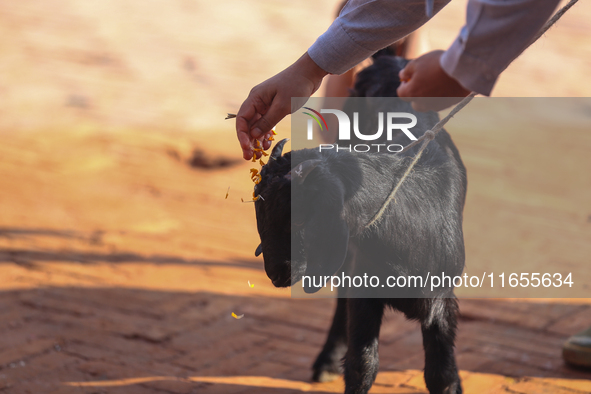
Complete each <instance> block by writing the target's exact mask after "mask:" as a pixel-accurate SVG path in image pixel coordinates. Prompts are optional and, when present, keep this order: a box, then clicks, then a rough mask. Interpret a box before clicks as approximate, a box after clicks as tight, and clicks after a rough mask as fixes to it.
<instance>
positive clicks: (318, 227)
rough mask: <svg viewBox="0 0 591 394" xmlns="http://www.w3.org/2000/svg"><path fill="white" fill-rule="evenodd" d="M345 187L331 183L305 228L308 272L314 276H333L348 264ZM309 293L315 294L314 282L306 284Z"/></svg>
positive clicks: (336, 182)
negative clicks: (346, 262)
mask: <svg viewBox="0 0 591 394" xmlns="http://www.w3.org/2000/svg"><path fill="white" fill-rule="evenodd" d="M344 195H345V193H344V188H343V185H342V184H341V183H340V182H338V181H334V182H329V183H328V184H324V185H323V186H322V190H321V191H320V193H319V194H318V196H317V198H315V199H314V202H313V204H314V207H313V210H312V215H311V217H310V218H309V220H308V221H307V222H306V224H305V225H304V250H305V255H306V263H307V264H306V273H305V275H307V276H309V277H310V278H313V276H323V277H324V276H327V275H334V273H335V272H337V271H338V270H339V269H340V268H341V267H342V265H343V263H344V262H345V257H346V256H347V245H348V243H349V227H348V226H347V222H346V221H345V218H344ZM306 282H308V283H306V284H309V285H310V286H305V287H304V291H305V292H306V293H315V292H317V291H318V290H320V287H312V286H313V283H314V281H306Z"/></svg>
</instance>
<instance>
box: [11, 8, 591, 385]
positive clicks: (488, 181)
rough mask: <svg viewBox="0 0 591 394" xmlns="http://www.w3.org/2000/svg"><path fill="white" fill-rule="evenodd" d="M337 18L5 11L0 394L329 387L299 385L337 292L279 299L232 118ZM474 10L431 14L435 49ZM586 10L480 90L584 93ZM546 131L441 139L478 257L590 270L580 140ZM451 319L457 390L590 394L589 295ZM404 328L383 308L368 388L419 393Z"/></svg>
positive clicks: (415, 343) (502, 302) (470, 311)
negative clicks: (465, 181)
mask: <svg viewBox="0 0 591 394" xmlns="http://www.w3.org/2000/svg"><path fill="white" fill-rule="evenodd" d="M335 4H336V2H335V1H328V0H323V1H319V2H315V3H314V5H313V7H311V4H307V3H297V2H287V1H272V2H271V1H262V0H261V1H248V2H245V1H238V0H235V1H221V2H205V1H189V0H178V1H175V2H138V1H135V0H117V1H115V0H108V1H102V2H77V1H72V0H44V1H39V0H32V1H29V2H21V3H16V2H9V1H2V0H0V31H1V32H2V34H0V49H1V52H2V54H3V56H2V58H1V59H0V75H2V77H1V78H0V278H1V279H2V281H1V282H0V292H1V296H0V316H1V317H2V318H1V319H0V393H4V392H6V393H11V394H12V393H257V394H259V393H262V394H264V393H280V394H281V393H286V394H287V393H301V392H312V393H323V392H335V393H338V392H342V390H343V384H342V381H337V382H333V383H327V384H311V383H310V382H309V378H310V366H311V364H312V362H313V361H314V357H315V356H316V354H317V352H318V351H319V349H320V346H321V345H322V343H323V340H324V337H325V335H326V331H327V328H328V325H329V322H330V319H331V317H332V315H331V313H332V308H333V300H298V299H291V297H290V291H289V290H287V289H275V288H273V286H272V285H271V283H270V281H269V280H268V278H267V277H266V275H265V273H264V270H263V267H262V259H260V258H255V257H254V249H255V247H256V245H258V235H257V233H256V227H255V221H254V212H253V207H252V205H251V204H242V203H241V201H240V199H241V198H244V199H247V198H249V197H250V195H251V194H252V182H251V181H250V179H249V178H248V169H249V168H250V165H249V163H246V162H243V161H242V160H241V159H240V154H239V148H238V145H237V143H236V141H235V136H234V131H233V123H232V122H231V121H224V120H223V118H224V116H225V114H226V112H235V111H236V110H237V108H238V107H239V105H240V103H241V100H242V99H243V98H244V97H245V96H246V95H247V93H248V91H249V89H250V88H251V87H252V86H253V85H254V84H255V83H257V82H259V81H261V80H263V79H265V78H267V77H268V76H270V75H272V74H273V73H275V72H277V71H279V70H281V69H282V68H283V67H285V66H287V65H288V64H289V63H290V62H291V61H293V60H294V59H295V58H297V57H298V56H299V55H300V54H301V53H303V52H304V51H305V50H306V48H307V46H308V45H310V44H311V43H312V42H313V40H314V38H315V37H316V36H318V35H319V34H320V33H322V31H323V30H324V29H325V28H326V27H327V25H328V24H329V23H330V20H331V16H332V14H333V13H334V7H335ZM464 7H465V1H454V2H452V3H451V4H450V5H449V6H448V7H447V8H446V9H445V10H444V11H442V12H441V13H440V14H439V15H437V16H436V17H435V18H434V19H433V21H432V22H431V24H430V26H429V28H428V34H429V39H430V42H431V45H432V47H434V48H436V47H442V48H444V47H445V46H446V45H448V44H449V43H450V42H451V40H452V39H453V37H454V35H455V34H456V33H457V31H458V29H459V27H460V26H461V24H462V20H463V15H464V11H463V10H464ZM590 19H591V4H590V3H588V2H580V4H578V5H576V6H575V8H574V9H573V10H572V11H571V12H569V13H568V14H567V15H566V16H565V17H564V19H563V20H561V22H560V23H559V24H558V26H556V27H555V28H553V29H552V30H551V31H550V32H549V33H548V34H547V35H546V36H545V37H544V38H543V39H542V40H541V41H540V42H539V43H536V44H535V45H534V47H532V48H531V49H530V50H528V51H527V52H526V53H525V54H524V55H523V56H522V57H521V58H519V59H518V60H517V61H516V62H515V63H514V64H513V65H511V66H510V68H509V69H508V70H507V71H506V73H504V74H503V76H502V77H501V78H500V80H499V82H498V85H497V87H496V88H495V91H494V95H495V96H499V97H502V96H509V97H537V96H559V97H587V96H591V82H590V81H589V79H588V78H587V74H588V72H589V70H590V69H591V46H590V45H589V43H588V37H589V33H590V30H591V28H590V27H589V23H588V21H589V20H590ZM587 102H588V101H587ZM590 108H591V107H582V110H583V118H584V116H587V117H588V116H589V115H588V114H591V110H590ZM585 111H586V112H585ZM539 126H540V128H539V129H537V130H527V131H524V133H522V134H520V135H519V137H518V139H517V140H516V139H515V138H516V137H515V136H514V135H512V134H511V130H495V128H494V125H491V124H487V125H483V127H482V128H479V129H478V130H464V129H461V128H458V129H455V130H454V129H453V127H452V126H451V125H450V133H451V134H452V136H453V138H454V141H455V142H456V144H457V145H458V147H459V149H460V151H461V153H462V156H463V158H464V161H465V163H466V166H467V168H468V173H469V183H470V186H469V194H468V201H467V205H466V210H465V233H466V247H467V261H468V264H470V262H471V261H475V262H480V263H485V264H489V263H490V264H495V263H496V262H497V261H499V262H503V263H504V264H508V265H517V264H527V262H528V261H533V260H539V261H548V262H549V263H550V262H551V263H554V264H564V265H568V266H572V267H574V268H576V267H583V266H586V265H588V259H589V255H591V250H590V242H589V240H590V239H591V220H590V219H589V217H590V215H591V208H590V207H589V201H591V178H590V177H589V175H588V170H589V168H590V164H591V159H590V156H589V155H588V153H587V152H588V151H589V150H590V149H591V135H590V134H588V133H586V130H585V129H574V130H563V129H561V128H560V125H559V124H557V123H553V122H551V121H549V120H548V121H543V122H540V123H539ZM278 131H279V135H280V137H283V136H288V134H289V120H286V121H284V122H282V123H281V124H280V125H279V127H278ZM557 134H559V135H560V136H563V137H564V138H562V139H560V140H559V142H557V140H556V138H555V136H556V135H557ZM524 141H528V142H530V143H531V145H529V149H523V144H522V142H524ZM532 141H533V142H532ZM556 151H558V152H561V153H560V155H562V156H561V157H558V158H557V156H556ZM559 158H560V160H559ZM192 164H193V165H192ZM196 165H197V166H196ZM208 165H211V166H212V168H204V167H207V166H208ZM228 187H230V189H229V191H228ZM227 192H228V198H227V199H226V198H224V197H225V196H226V193H227ZM248 282H250V283H251V284H254V287H250V286H249V285H248ZM460 307H461V314H462V316H461V320H460V328H459V335H458V339H457V357H458V363H459V366H460V368H461V370H462V372H461V374H462V378H463V385H464V391H465V392H466V393H505V392H509V393H558V394H562V393H565V394H566V393H589V392H591V380H589V379H590V377H591V374H590V373H589V372H588V371H584V370H577V369H573V368H570V367H568V366H566V365H565V364H564V363H563V361H562V359H561V356H560V354H561V347H562V343H563V341H564V340H565V339H566V338H567V337H568V336H569V335H571V334H573V333H575V332H577V331H579V330H582V329H584V328H586V327H588V326H589V325H591V299H551V300H540V299H529V300H528V299H497V300H462V301H461V303H460ZM232 312H235V313H236V314H244V318H242V319H240V320H236V319H234V318H233V317H232V316H231V313H232ZM417 328H418V327H417V325H416V323H413V322H408V321H405V320H404V318H403V317H401V316H400V315H398V314H395V313H392V312H391V313H389V314H388V315H387V319H386V322H385V324H384V326H383V330H382V333H381V344H380V358H381V363H380V368H381V369H380V373H379V374H378V378H377V381H376V384H375V385H374V388H373V389H372V391H371V392H372V393H386V392H387V393H425V392H426V388H425V386H424V383H423V381H422V372H421V369H422V367H423V355H422V346H421V337H420V330H418V329H417Z"/></svg>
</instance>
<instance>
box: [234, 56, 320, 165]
mask: <svg viewBox="0 0 591 394" xmlns="http://www.w3.org/2000/svg"><path fill="white" fill-rule="evenodd" d="M326 74H327V73H326V72H325V71H324V70H322V69H321V68H320V67H318V65H316V63H314V61H313V60H312V59H311V58H310V56H308V54H307V53H305V54H304V55H303V56H302V57H301V58H299V59H298V60H297V61H296V62H295V63H294V64H292V65H291V66H289V67H288V68H286V69H285V70H283V71H282V72H280V73H279V74H277V75H275V76H274V77H272V78H269V79H268V80H266V81H265V82H263V83H261V84H259V85H257V86H255V87H254V88H252V90H251V91H250V93H249V95H248V97H247V98H246V100H245V101H244V103H242V106H241V107H240V110H239V111H238V114H237V115H236V134H237V136H238V141H239V142H240V147H241V148H242V155H243V157H244V159H246V160H250V159H251V158H252V157H253V155H256V156H257V158H258V157H259V156H260V153H255V152H254V148H255V140H259V141H260V142H261V146H262V147H263V149H265V150H267V149H269V148H270V147H271V142H269V138H270V137H271V129H272V128H273V127H274V126H275V125H276V124H277V123H279V121H280V120H281V119H283V118H284V117H285V116H286V115H288V114H290V113H293V112H295V111H297V110H298V109H299V108H300V107H301V106H302V105H304V103H305V101H302V103H294V104H293V105H292V100H291V99H292V97H306V98H308V97H310V96H311V95H312V94H313V93H314V92H315V91H316V90H318V88H319V87H320V83H321V82H322V78H324V76H325V75H326Z"/></svg>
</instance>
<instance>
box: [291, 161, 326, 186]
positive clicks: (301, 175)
mask: <svg viewBox="0 0 591 394" xmlns="http://www.w3.org/2000/svg"><path fill="white" fill-rule="evenodd" d="M320 163H322V160H318V159H313V160H306V161H303V162H301V163H300V164H298V165H297V166H295V168H292V170H291V171H290V172H289V173H288V174H287V175H285V177H286V178H287V179H289V180H290V181H293V182H295V183H296V184H298V185H301V184H303V183H304V181H305V180H306V178H307V177H308V175H310V173H311V172H312V170H314V168H316V166H318V164H320Z"/></svg>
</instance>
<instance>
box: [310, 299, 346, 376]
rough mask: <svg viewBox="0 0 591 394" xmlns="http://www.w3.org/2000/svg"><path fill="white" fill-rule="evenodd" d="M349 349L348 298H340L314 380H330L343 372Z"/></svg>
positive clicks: (316, 366) (316, 364)
mask: <svg viewBox="0 0 591 394" xmlns="http://www.w3.org/2000/svg"><path fill="white" fill-rule="evenodd" d="M346 351H347V299H346V298H338V299H337V308H336V310H335V313H334V317H333V318H332V325H331V326H330V331H329V332H328V337H327V338H326V343H325V344H324V347H323V348H322V351H321V352H320V354H319V355H318V357H317V358H316V362H314V366H313V367H312V370H313V371H314V373H313V375H312V380H313V381H314V382H330V381H332V380H335V379H336V378H338V377H339V375H340V374H341V373H342V367H341V365H342V361H341V360H342V359H343V357H344V356H345V352H346Z"/></svg>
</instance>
